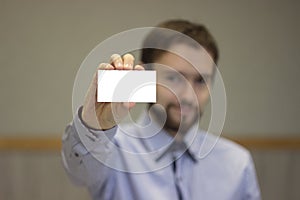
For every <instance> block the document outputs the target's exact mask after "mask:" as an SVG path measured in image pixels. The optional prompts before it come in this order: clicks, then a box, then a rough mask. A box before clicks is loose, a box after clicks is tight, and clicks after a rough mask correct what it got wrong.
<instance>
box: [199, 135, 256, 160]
mask: <svg viewBox="0 0 300 200" xmlns="http://www.w3.org/2000/svg"><path fill="white" fill-rule="evenodd" d="M203 134H204V133H203V132H202V133H201V135H202V138H205V139H203V140H202V142H203V143H206V144H208V145H209V146H211V155H212V156H218V157H224V158H225V159H230V160H231V159H244V161H245V162H246V161H248V160H249V157H251V156H250V152H249V150H248V149H246V148H245V147H243V146H241V145H240V144H238V143H236V142H234V141H232V140H230V139H227V138H225V137H222V136H216V135H214V134H211V133H206V134H205V136H203ZM204 146H206V145H204Z"/></svg>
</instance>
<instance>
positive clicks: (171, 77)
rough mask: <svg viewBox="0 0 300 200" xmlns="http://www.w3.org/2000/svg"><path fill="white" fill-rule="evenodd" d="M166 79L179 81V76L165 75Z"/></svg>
mask: <svg viewBox="0 0 300 200" xmlns="http://www.w3.org/2000/svg"><path fill="white" fill-rule="evenodd" d="M166 79H167V80H168V81H170V82H174V83H179V82H181V78H180V77H178V76H167V77H166Z"/></svg>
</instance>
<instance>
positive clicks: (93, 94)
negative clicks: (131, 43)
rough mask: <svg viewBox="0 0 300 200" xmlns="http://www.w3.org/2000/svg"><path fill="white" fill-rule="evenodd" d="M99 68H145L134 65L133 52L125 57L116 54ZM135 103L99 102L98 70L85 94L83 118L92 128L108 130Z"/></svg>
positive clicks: (122, 117) (124, 115)
mask: <svg viewBox="0 0 300 200" xmlns="http://www.w3.org/2000/svg"><path fill="white" fill-rule="evenodd" d="M97 70H144V68H143V67H142V66H141V65H136V66H134V57H133V56H132V55H131V54H125V55H124V56H123V57H121V56H120V55H118V54H114V55H112V56H111V58H110V63H101V64H100V65H99V67H98V69H97ZM107 87H109V85H108V86H107ZM100 92H101V91H100ZM134 105H135V103H132V102H124V103H99V102H97V72H95V74H94V77H93V80H92V83H91V85H90V87H89V89H88V91H87V93H86V96H85V101H84V105H83V109H82V119H83V121H84V122H85V123H86V124H87V125H88V126H89V127H91V128H94V129H101V130H107V129H110V128H112V127H114V126H115V125H116V124H118V123H119V122H120V121H121V120H122V119H124V117H126V115H127V114H128V112H129V110H130V109H131V108H132V107H133V106H134Z"/></svg>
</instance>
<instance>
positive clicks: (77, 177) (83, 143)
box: [62, 107, 117, 186]
mask: <svg viewBox="0 0 300 200" xmlns="http://www.w3.org/2000/svg"><path fill="white" fill-rule="evenodd" d="M81 111H82V107H81V108H80V109H79V110H78V113H77V115H76V116H75V117H74V119H73V122H72V123H71V124H70V125H68V126H67V127H66V129H65V133H64V135H63V138H62V143H63V144H62V160H63V165H64V168H65V170H66V172H67V174H68V175H69V177H70V179H71V180H72V181H73V182H74V183H75V184H77V185H85V186H90V185H93V184H94V183H96V182H97V183H98V184H101V183H104V182H105V180H106V178H107V177H108V176H109V173H108V172H109V171H110V169H109V167H107V166H105V165H104V164H103V163H102V162H101V161H102V160H105V159H106V158H107V157H109V156H110V152H111V151H112V148H113V145H110V144H112V143H113V142H114V136H115V134H116V131H117V127H116V126H115V127H113V128H112V129H109V130H106V131H101V130H95V129H91V128H88V127H87V126H86V125H85V124H84V122H83V121H82V119H81ZM95 155H96V156H95ZM96 158H101V159H96Z"/></svg>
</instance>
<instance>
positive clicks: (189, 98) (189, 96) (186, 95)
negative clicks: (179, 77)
mask: <svg viewBox="0 0 300 200" xmlns="http://www.w3.org/2000/svg"><path fill="white" fill-rule="evenodd" d="M179 98H180V99H181V101H185V102H189V103H192V104H195V103H196V101H197V98H196V94H195V90H194V88H193V86H192V84H191V83H190V82H188V81H187V82H186V84H185V86H184V87H183V88H182V90H181V92H180V95H179Z"/></svg>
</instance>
